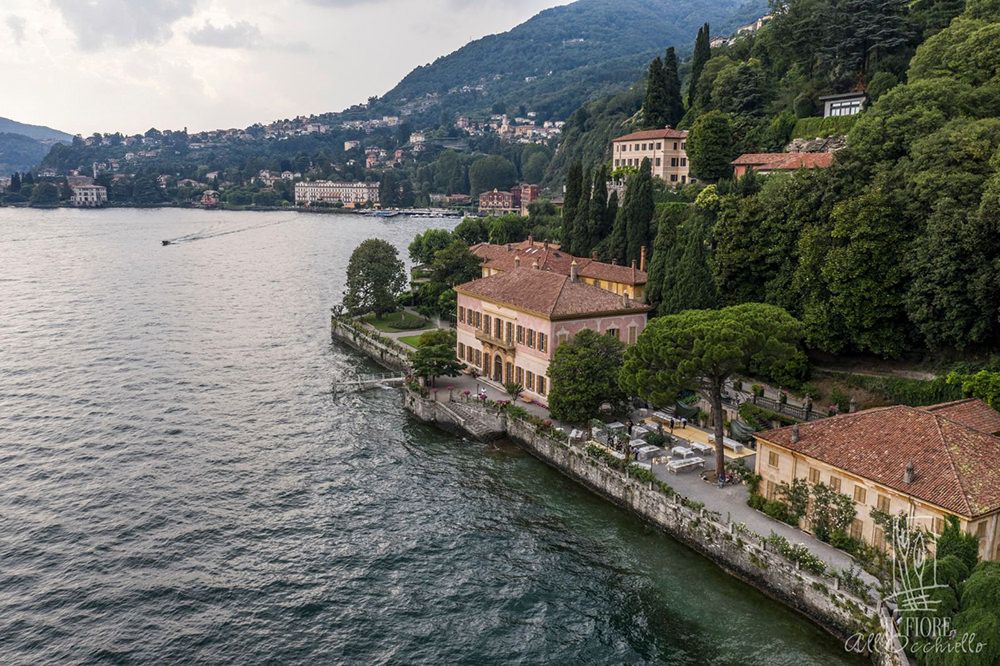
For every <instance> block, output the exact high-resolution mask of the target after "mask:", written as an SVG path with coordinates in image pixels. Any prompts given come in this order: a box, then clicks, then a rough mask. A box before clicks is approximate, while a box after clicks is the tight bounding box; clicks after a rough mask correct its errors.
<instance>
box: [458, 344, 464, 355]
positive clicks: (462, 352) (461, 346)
mask: <svg viewBox="0 0 1000 666" xmlns="http://www.w3.org/2000/svg"><path fill="white" fill-rule="evenodd" d="M458 357H459V358H465V345H464V344H462V343H461V342H459V343H458Z"/></svg>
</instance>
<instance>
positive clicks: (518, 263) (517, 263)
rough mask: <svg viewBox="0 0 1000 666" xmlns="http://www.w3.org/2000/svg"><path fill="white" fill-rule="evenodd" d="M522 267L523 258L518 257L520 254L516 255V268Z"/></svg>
mask: <svg viewBox="0 0 1000 666" xmlns="http://www.w3.org/2000/svg"><path fill="white" fill-rule="evenodd" d="M520 267H521V256H520V255H518V254H515V255H514V268H520Z"/></svg>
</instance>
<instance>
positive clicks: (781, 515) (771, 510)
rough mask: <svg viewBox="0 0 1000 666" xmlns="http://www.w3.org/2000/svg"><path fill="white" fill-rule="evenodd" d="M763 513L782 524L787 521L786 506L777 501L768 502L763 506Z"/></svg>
mask: <svg viewBox="0 0 1000 666" xmlns="http://www.w3.org/2000/svg"><path fill="white" fill-rule="evenodd" d="M764 513H766V514H767V515H769V516H771V517H772V518H774V519H775V520H780V521H781V522H783V523H787V522H788V520H789V512H788V505H787V504H785V503H784V502H781V501H779V500H768V501H767V502H766V503H765V504H764Z"/></svg>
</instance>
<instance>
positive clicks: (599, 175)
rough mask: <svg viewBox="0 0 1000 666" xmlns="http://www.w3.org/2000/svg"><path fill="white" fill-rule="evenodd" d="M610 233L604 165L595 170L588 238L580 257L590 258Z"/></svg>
mask: <svg viewBox="0 0 1000 666" xmlns="http://www.w3.org/2000/svg"><path fill="white" fill-rule="evenodd" d="M612 224H613V222H612ZM610 233H611V225H610V224H608V167H607V166H606V165H602V166H601V167H599V168H598V169H595V170H594V187H593V192H592V194H591V196H590V207H589V215H588V220H587V238H586V241H585V242H584V243H583V245H582V247H581V248H580V255H581V256H588V257H589V256H590V253H591V252H592V251H593V250H594V248H596V247H597V245H598V244H599V243H600V242H601V240H602V239H603V238H606V237H607V235H608V234H610Z"/></svg>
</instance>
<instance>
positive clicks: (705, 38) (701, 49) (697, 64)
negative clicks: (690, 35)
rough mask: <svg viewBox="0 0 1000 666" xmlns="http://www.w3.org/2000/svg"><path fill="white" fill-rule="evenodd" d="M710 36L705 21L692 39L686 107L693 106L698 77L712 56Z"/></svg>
mask: <svg viewBox="0 0 1000 666" xmlns="http://www.w3.org/2000/svg"><path fill="white" fill-rule="evenodd" d="M711 41H712V38H711V37H710V34H709V28H708V24H707V23H706V24H705V25H703V26H702V27H701V28H699V29H698V37H697V38H696V39H695V41H694V55H692V56H691V83H690V85H689V86H688V107H689V108H690V107H692V106H694V98H695V95H696V94H697V92H698V79H699V77H701V71H702V70H703V69H705V63H706V62H708V61H709V59H711V57H712V45H711Z"/></svg>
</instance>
